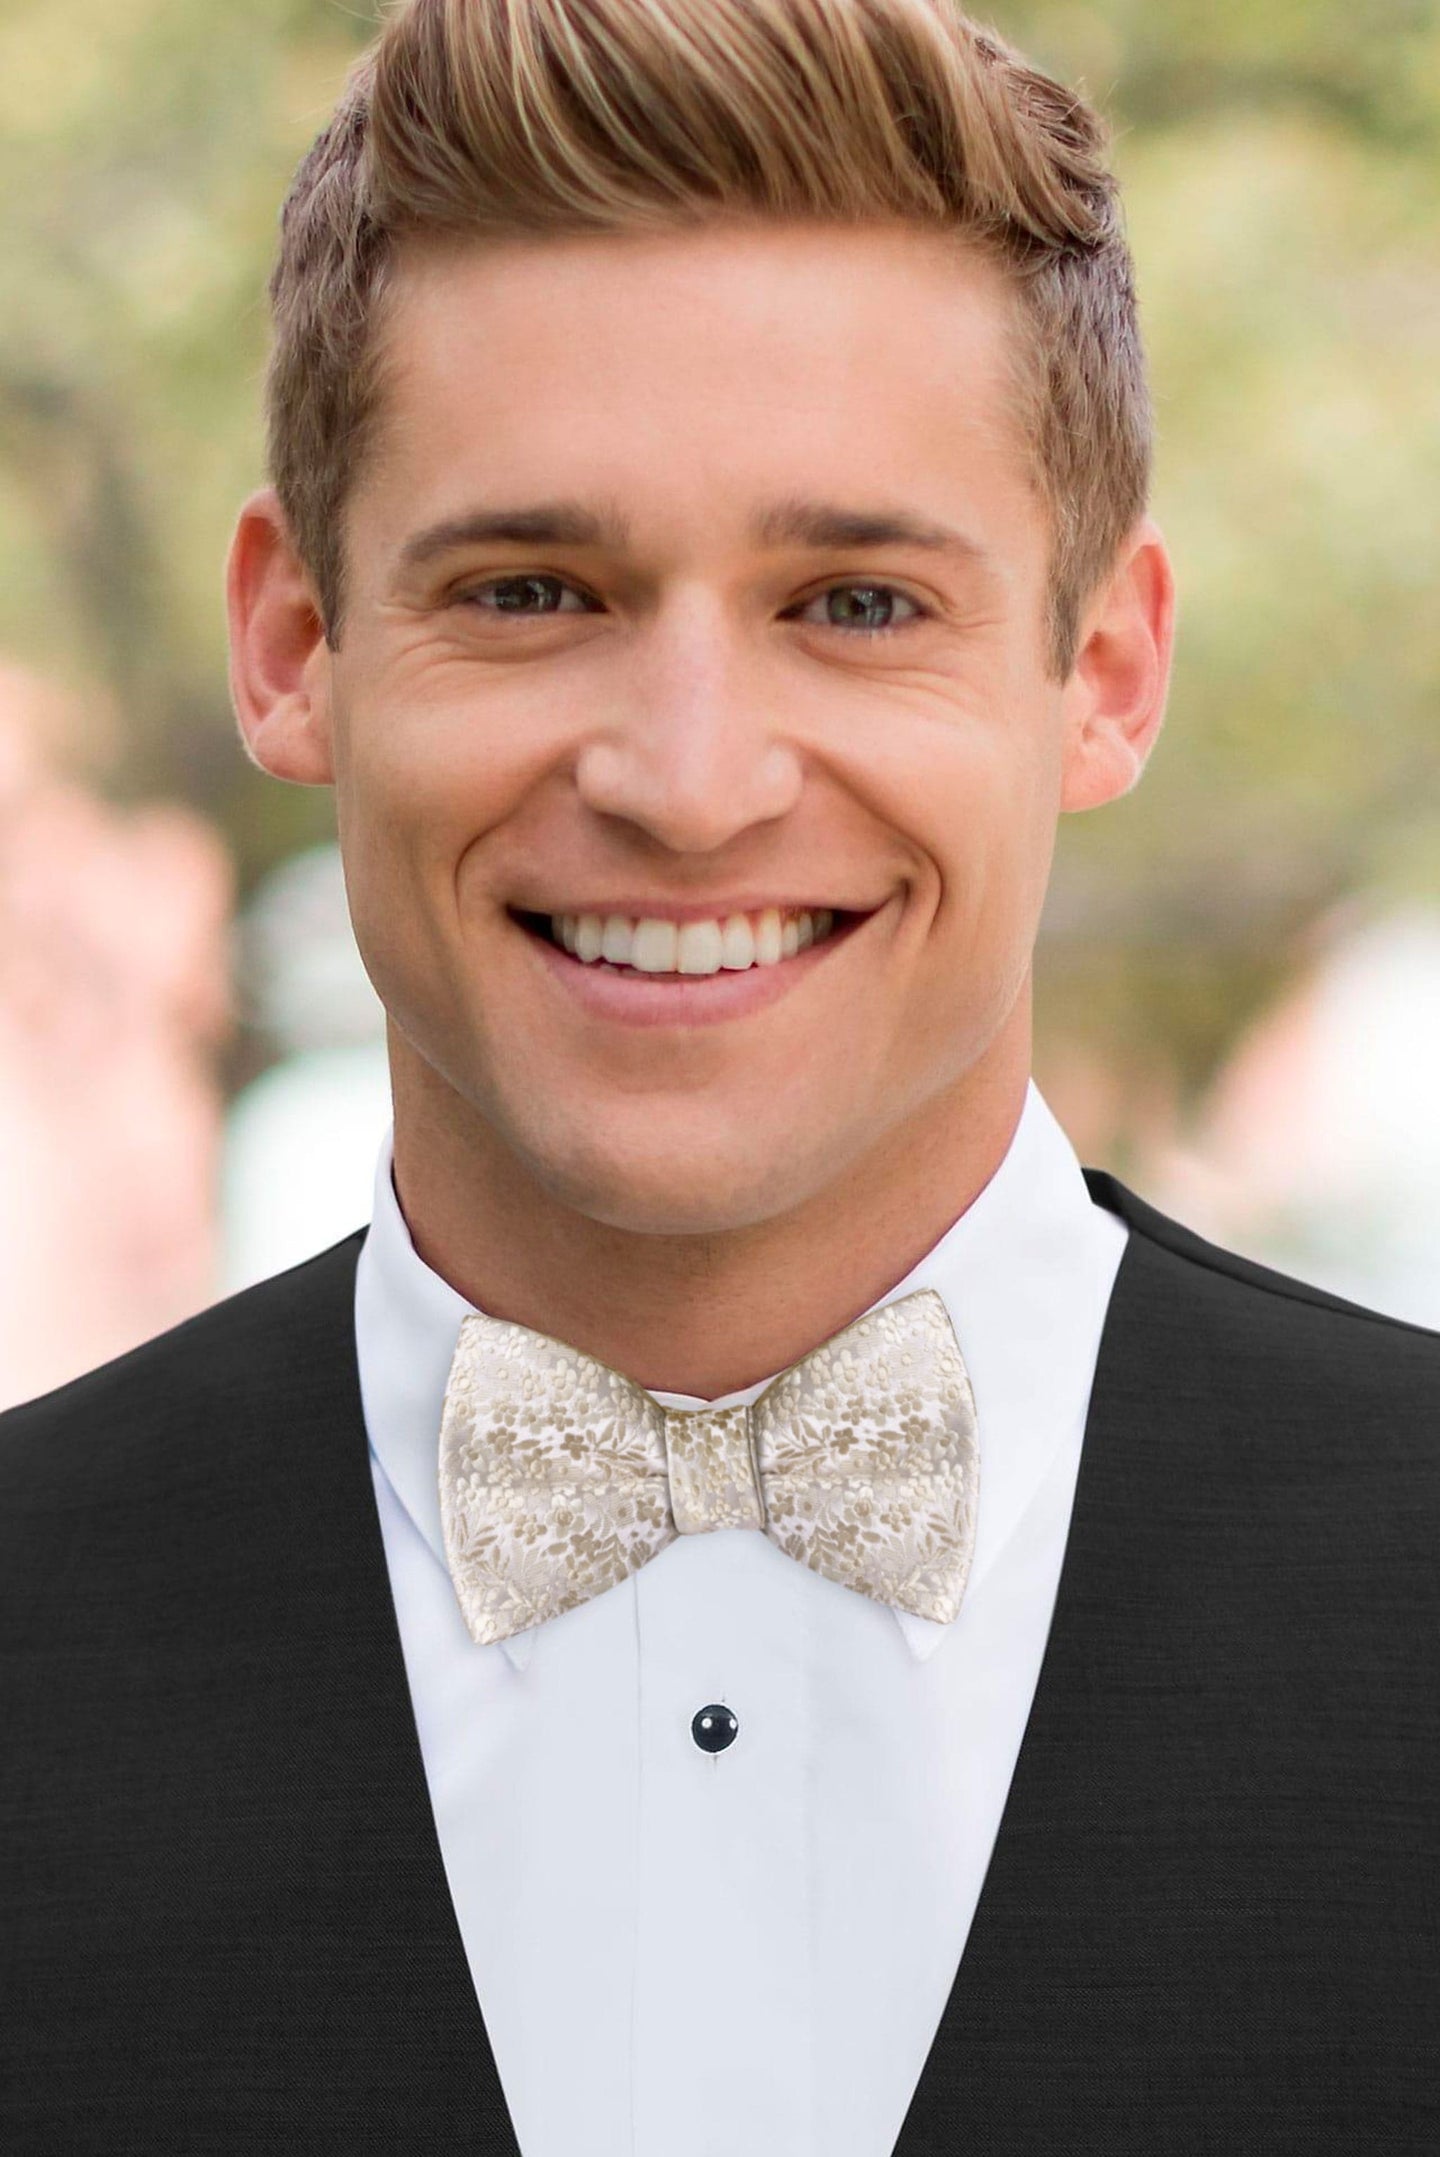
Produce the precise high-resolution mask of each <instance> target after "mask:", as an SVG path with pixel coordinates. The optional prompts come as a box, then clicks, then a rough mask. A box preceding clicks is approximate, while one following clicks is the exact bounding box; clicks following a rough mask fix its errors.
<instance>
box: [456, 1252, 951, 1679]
mask: <svg viewBox="0 0 1440 2157" xmlns="http://www.w3.org/2000/svg"><path fill="white" fill-rule="evenodd" d="M439 1474H440V1516H441V1522H442V1525H443V1528H444V1534H445V1549H446V1554H447V1557H448V1560H449V1565H450V1574H451V1578H452V1580H453V1582H454V1584H455V1592H456V1595H457V1597H458V1599H459V1603H460V1608H461V1610H462V1612H463V1613H464V1617H465V1622H466V1625H467V1627H468V1628H469V1631H470V1635H471V1638H472V1639H473V1640H475V1641H476V1642H477V1643H478V1642H489V1641H497V1640H503V1639H505V1638H506V1637H507V1635H509V1634H511V1633H517V1632H522V1631H524V1630H525V1629H527V1628H528V1627H530V1626H532V1625H539V1624H540V1623H542V1622H543V1620H545V1619H546V1618H552V1617H556V1616H558V1615H559V1613H560V1612H561V1611H565V1610H570V1609H573V1608H574V1607H575V1606H576V1605H577V1604H579V1603H583V1602H586V1601H588V1600H589V1598H590V1597H591V1596H593V1595H599V1594H601V1593H603V1591H604V1590H605V1589H607V1588H612V1587H615V1586H617V1585H618V1583H619V1582H620V1581H622V1580H624V1579H625V1578H626V1577H627V1576H628V1575H629V1574H631V1573H633V1572H635V1571H636V1570H637V1569H638V1568H639V1567H640V1566H642V1565H645V1564H646V1563H648V1561H649V1560H650V1559H651V1558H654V1557H656V1556H658V1554H659V1553H660V1551H662V1550H663V1549H665V1547H666V1545H667V1544H669V1543H672V1542H673V1541H674V1540H675V1538H676V1537H677V1536H680V1535H695V1534H701V1533H704V1532H705V1531H707V1530H709V1529H712V1528H754V1529H757V1530H759V1531H760V1532H761V1533H762V1534H764V1535H767V1536H769V1538H770V1540H771V1541H772V1542H773V1543H775V1544H776V1545H777V1546H778V1547H779V1549H781V1550H783V1551H784V1552H785V1553H786V1555H787V1556H788V1557H791V1558H794V1559H796V1560H797V1561H798V1562H799V1563H800V1564H802V1565H806V1566H809V1567H810V1569H811V1570H812V1571H813V1572H817V1573H822V1574H824V1576H825V1577H826V1579H827V1580H833V1581H836V1582H838V1583H839V1585H840V1586H842V1587H846V1588H853V1589H855V1590H857V1591H858V1592H859V1593H860V1594H862V1595H868V1596H872V1597H874V1598H875V1599H876V1600H877V1601H879V1602H884V1603H889V1604H891V1605H893V1606H894V1607H895V1608H897V1609H900V1610H909V1611H913V1612H915V1613H916V1614H917V1615H918V1616H920V1617H925V1618H934V1619H937V1620H939V1621H940V1622H941V1623H942V1624H944V1623H948V1622H949V1621H950V1620H951V1619H952V1618H954V1617H955V1616H956V1615H957V1613H958V1611H959V1609H960V1603H961V1599H962V1597H963V1595H964V1592H965V1581H966V1578H967V1576H968V1573H969V1570H970V1560H971V1557H972V1555H973V1552H974V1547H975V1524H976V1512H977V1506H978V1502H979V1479H980V1455H979V1437H978V1431H977V1426H976V1416H975V1399H974V1394H973V1391H972V1389H971V1385H970V1378H969V1373H968V1372H967V1371H966V1368H965V1363H964V1359H963V1357H962V1356H961V1353H960V1344H959V1342H958V1341H957V1339H956V1337H955V1330H954V1327H953V1326H952V1325H951V1322H950V1314H949V1312H948V1311H947V1310H946V1308H945V1305H944V1302H943V1301H942V1299H941V1297H940V1296H939V1295H938V1294H937V1293H936V1291H935V1290H934V1289H933V1288H922V1289H919V1290H917V1291H916V1292H915V1293H914V1294H913V1295H908V1296H902V1297H900V1298H898V1299H897V1301H895V1302H894V1303H887V1304H885V1305H883V1306H882V1307H881V1308H880V1309H879V1310H875V1311H869V1312H867V1313H866V1314H865V1315H864V1316H863V1317H861V1318H857V1319H856V1320H855V1321H854V1323H853V1324H852V1325H849V1326H846V1327H845V1328H844V1329H843V1330H842V1331H841V1332H839V1333H837V1334H835V1335H834V1336H833V1337H832V1338H831V1339H830V1340H828V1341H826V1342H824V1343H823V1344H822V1345H821V1346H820V1347H819V1348H817V1349H815V1350H814V1351H813V1352H812V1353H811V1354H810V1355H808V1356H805V1357H803V1358H802V1359H801V1361H800V1362H799V1363H795V1364H792V1365H791V1367H790V1368H789V1369H788V1370H786V1371H782V1372H781V1373H780V1375H779V1376H778V1377H777V1378H775V1379H772V1381H771V1383H770V1384H769V1385H768V1386H767V1387H766V1388H765V1391H764V1392H763V1393H762V1394H761V1395H760V1396H759V1398H758V1399H757V1400H755V1401H752V1402H751V1403H750V1404H749V1405H748V1406H742V1407H737V1408H683V1409H679V1408H665V1407H662V1405H661V1404H660V1402H659V1401H657V1400H656V1399H655V1398H654V1397H653V1395H651V1394H649V1393H647V1392H646V1391H645V1389H644V1387H643V1386H638V1385H636V1384H635V1383H634V1381H633V1380H631V1379H629V1378H626V1377H624V1376H623V1375H622V1374H621V1373H620V1372H619V1371H615V1370H611V1369H610V1368H609V1366H608V1365H606V1364H604V1363H600V1362H598V1361H597V1360H596V1359H595V1358H594V1357H592V1356H587V1355H583V1354H582V1353H581V1352H580V1351H579V1350H578V1349H575V1348H570V1347H567V1346H566V1345H565V1343H564V1342H562V1341H556V1340H551V1339H550V1338H549V1336H548V1335H546V1334H543V1333H536V1332H534V1331H533V1330H532V1329H531V1328H530V1327H528V1326H520V1325H515V1324H513V1323H511V1322H510V1321H508V1320H504V1319H496V1318H490V1317H487V1316H486V1315H485V1314H483V1313H481V1312H475V1313H472V1314H471V1315H470V1316H469V1317H467V1318H466V1319H464V1320H463V1321H462V1323H461V1327H460V1335H459V1339H458V1341H457V1343H456V1348H455V1357H454V1361H453V1363H452V1365H451V1369H450V1382H449V1386H448V1388H447V1391H446V1396H445V1410H444V1415H443V1418H442V1421H441V1429H440V1449H439Z"/></svg>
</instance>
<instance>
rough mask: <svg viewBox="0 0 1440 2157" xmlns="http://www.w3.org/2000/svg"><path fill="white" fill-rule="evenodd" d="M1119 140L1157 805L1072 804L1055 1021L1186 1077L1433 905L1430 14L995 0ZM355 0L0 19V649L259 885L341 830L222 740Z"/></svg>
mask: <svg viewBox="0 0 1440 2157" xmlns="http://www.w3.org/2000/svg"><path fill="white" fill-rule="evenodd" d="M991 19H994V20H996V24H997V27H998V28H999V30H1000V31H1001V33H1002V34H1003V35H1004V36H1006V37H1007V38H1009V39H1011V40H1012V41H1013V42H1014V43H1016V44H1018V45H1019V46H1020V47H1021V49H1022V50H1024V51H1025V52H1027V53H1028V54H1029V55H1030V56H1031V57H1032V58H1033V59H1034V60H1035V61H1036V63H1037V64H1039V65H1041V66H1043V67H1045V68H1047V69H1048V70H1050V71H1051V72H1053V73H1055V74H1057V75H1059V76H1061V77H1063V78H1064V79H1066V80H1069V81H1071V82H1074V83H1076V84H1077V85H1078V86H1079V87H1081V88H1083V89H1084V90H1085V92H1086V94H1087V95H1089V96H1090V97H1091V98H1092V99H1093V100H1094V101H1095V102H1096V103H1097V104H1099V105H1100V107H1101V109H1102V110H1103V111H1105V112H1106V114H1107V115H1108V116H1109V118H1110V119H1111V121H1112V124H1113V126H1114V130H1115V137H1116V160H1117V164H1118V167H1119V171H1120V174H1121V178H1122V181H1123V183H1124V188H1125V196H1126V202H1127V216H1128V221H1129V229H1130V234H1131V239H1132V243H1133V246H1134V250H1135V255H1136V261H1137V268H1138V274H1139V285H1140V294H1141V305H1142V318H1143V324H1144V329H1145V336H1146V343H1147V348H1148V351H1149V354H1150V362H1151V372H1152V379H1153V382H1154V387H1155V393H1156V401H1157V408H1158V418H1159V444H1158V454H1157V472H1156V485H1155V494H1154V502H1153V507H1154V511H1155V514H1156V516H1157V518H1158V520H1159V522H1160V524H1161V526H1162V528H1163V529H1164V531H1165V534H1166V537H1167V539H1168V541H1169V543H1170V547H1171V551H1172V553H1173V555H1174V558H1175V561H1176V565H1177V572H1178V576H1179V581H1180V635H1179V647H1178V653H1177V661H1176V668H1175V676H1174V681H1173V687H1172V693H1171V701H1170V712H1169V718H1168V721H1167V725H1166V729H1165V733H1164V735H1163V736H1162V738H1161V742H1160V745H1159V747H1158V749H1157V751H1156V753H1155V755H1154V757H1153V758H1152V761H1151V766H1150V769H1149V771H1148V772H1147V774H1146V776H1145V778H1144V780H1143V783H1142V784H1141V785H1140V786H1139V787H1138V788H1137V789H1136V790H1135V791H1134V792H1133V793H1132V794H1131V796H1130V797H1128V798H1127V800H1126V801H1125V802H1123V803H1121V804H1118V805H1117V806H1115V807H1113V808H1111V809H1109V810H1106V811H1104V812H1101V813H1097V814H1092V815H1088V816H1084V817H1071V818H1067V819H1066V820H1065V821H1064V824H1063V827H1062V832H1061V839H1060V846H1059V849H1058V853H1057V862H1056V874H1055V883H1054V888H1053V891H1052V897H1051V904H1050V906H1049V908H1048V909H1047V916H1046V924H1045V930H1044V935H1043V938H1042V954H1041V977H1042V989H1041V1002H1040V1011H1041V1018H1042V1024H1043V1025H1045V1026H1048V1027H1049V1028H1051V1029H1052V1030H1058V1031H1063V1032H1064V1033H1065V1034H1067V1035H1076V1036H1079V1037H1087V1036H1088V1037H1089V1038H1092V1039H1093V1040H1094V1041H1095V1042H1096V1043H1097V1045H1102V1046H1106V1047H1108V1049H1109V1051H1110V1052H1111V1053H1113V1052H1114V1049H1115V1047H1116V1046H1117V1044H1118V1045H1119V1046H1120V1047H1122V1048H1128V1049H1129V1051H1130V1053H1131V1054H1132V1055H1133V1056H1134V1058H1135V1059H1136V1060H1137V1062H1138V1063H1140V1064H1144V1065H1145V1066H1146V1067H1147V1068H1148V1069H1151V1070H1154V1071H1160V1072H1168V1073H1169V1074H1171V1075H1172V1076H1173V1077H1176V1078H1178V1080H1179V1082H1180V1083H1181V1084H1182V1086H1186V1087H1191V1086H1194V1085H1197V1084H1199V1083H1200V1082H1202V1081H1203V1079H1204V1077H1205V1076H1206V1074H1207V1073H1208V1071H1209V1070H1210V1069H1211V1068H1212V1066H1213V1064H1214V1061H1215V1059H1216V1058H1217V1056H1218V1055H1219V1054H1221V1053H1222V1052H1223V1050H1224V1048H1225V1047H1226V1046H1227V1044H1228V1042H1229V1040H1230V1039H1231V1038H1232V1037H1233V1035H1234V1033H1235V1031H1236V1029H1237V1028H1238V1026H1239V1025H1241V1024H1242V1023H1243V1022H1244V1020H1245V1019H1246V1018H1247V1017H1248V1015H1249V1014H1250V1012H1251V1010H1252V1009H1253V1008H1254V1006H1255V1004H1256V1003H1257V1002H1258V1001H1259V1000H1260V999H1262V998H1263V997H1264V996H1265V995H1266V994H1268V992H1269V990H1270V988H1271V987H1272V985H1273V983H1274V981H1275V980H1276V979H1277V978H1278V976H1279V975H1280V973H1281V972H1283V970H1284V969H1285V968H1286V967H1287V965H1288V963H1289V961H1290V959H1291V956H1292V952H1293V949H1294V945H1295V940H1296V939H1297V938H1298V937H1300V936H1302V935H1303V933H1304V931H1305V929H1306V926H1307V925H1308V924H1309V923H1311V922H1312V921H1313V920H1314V919H1315V918H1316V917H1317V915H1319V914H1321V913H1323V912H1324V911H1326V910H1327V909H1328V908H1330V907H1331V906H1333V905H1334V904H1335V903H1336V902H1337V901H1339V900H1340V899H1342V898H1344V897H1345V896H1346V895H1347V894H1351V893H1354V892H1358V891H1372V890H1374V889H1375V888H1376V887H1377V886H1379V887H1382V888H1389V889H1392V890H1394V891H1395V892H1397V893H1400V892H1416V891H1420V892H1429V893H1431V894H1433V893H1434V892H1435V891H1436V888H1437V885H1440V752H1437V748H1436V719H1437V713H1440V609H1437V607H1436V605H1435V600H1434V592H1435V589H1436V584H1437V572H1440V560H1437V553H1440V548H1437V533H1440V526H1437V519H1436V512H1435V504H1436V501H1437V499H1440V398H1437V383H1440V159H1437V155H1436V151H1437V143H1440V5H1437V0H1368V4H1359V5H1357V4H1356V0H1266V5H1265V6H1264V7H1256V6H1255V5H1254V4H1253V0H1205V4H1203V5H1202V4H1201V0H1181V4H1173V5H1167V6H1166V7H1163V8H1159V7H1156V6H1154V5H1153V0H1097V4H1095V5H1092V6H1088V7H1087V6H1079V5H1073V6H1069V5H1058V4H1044V0H1033V4H1032V0H1017V4H1015V5H1013V6H1011V7H1009V8H1007V9H1006V10H1005V12H1004V15H1003V19H1000V18H998V17H993V18H991ZM373 27H374V22H373V17H372V15H371V13H370V12H369V11H368V10H362V9H358V8H357V9H355V10H351V9H349V8H346V7H342V6H340V5H330V4H323V0H246V5H245V6H244V7H243V8H237V7H234V6H233V5H230V6H222V5H220V4H218V0H51V4H48V5H43V6H41V5H33V4H27V5H22V6H15V5H12V6H11V7H10V8H9V9H8V11H6V12H4V13H3V14H0V189H3V195H4V200H5V202H6V217H5V220H4V222H3V225H0V426H3V430H4V440H5V454H4V462H3V465H0V570H3V575H0V648H3V649H6V650H8V651H9V652H10V653H12V654H13V655H15V656H18V657H21V658H27V659H29V660H31V661H33V662H36V663H38V664H41V665H44V666H46V667H48V668H50V669H52V670H54V671H56V672H58V673H59V674H61V675H62V676H63V677H66V678H68V679H71V680H73V681H75V682H76V683H77V684H83V683H84V682H86V681H96V680H98V681H99V682H101V683H103V684H104V685H105V686H106V687H107V688H108V689H109V690H110V692H111V693H112V694H113V695H114V697H115V698H116V699H117V700H118V704H119V707H120V709H121V711H122V713H123V714H124V718H125V722H126V735H125V751H124V754H123V757H122V758H120V759H119V760H118V762H116V763H115V764H114V766H113V768H112V769H111V770H110V772H109V774H108V784H109V785H110V786H111V787H112V789H113V790H114V791H116V792H119V793H121V794H142V793H153V792H156V791H159V792H171V793H178V794H181V795H183V796H185V797H186V798H188V799H189V800H191V801H194V802H195V803H197V804H198V805H199V806H201V807H202V808H204V809H205V810H206V811H207V812H208V813H210V814H211V815H213V816H214V817H216V818H217V819H218V820H219V821H220V823H221V824H222V825H223V826H224V828H225V829H226V831H227V832H228V833H229V835H230V837H231V840H232V842H233V844H234V846H235V848H236V851H237V857H238V859H239V862H240V866H241V874H242V881H243V882H244V883H245V884H247V885H248V884H249V883H250V882H252V881H253V879H254V878H255V877H256V876H257V875H258V874H259V873H261V872H262V871H263V870H264V869H265V868H266V867H267V866H269V865H270V864H271V863H273V862H274V861H275V860H276V859H278V858H279V857H280V856H281V855H283V854H285V853H288V852H290V851H292V850H293V849H294V848H295V847H296V846H298V845H301V844H304V843H307V842H308V841H309V840H311V839H313V838H315V837H316V836H319V835H322V834H323V833H324V832H325V831H327V830H328V829H329V814H330V812H329V804H328V799H327V797H325V796H324V795H320V794H314V793H308V792H301V791H299V790H291V789H282V788H278V787H275V786H274V785H273V784H272V783H270V782H268V781H264V780H261V779H260V778H259V777H258V776H257V775H256V774H254V773H253V772H252V771H251V770H250V768H249V767H248V765H247V764H246V763H245V761H244V759H243V757H242V756H241V754H240V752H239V750H238V748H237V747H236V745H235V740H234V731H233V723H232V720H231V716H230V710H229V703H228V696H227V691H226V679H225V645H224V619H223V604H222V572H223V563H224V555H225V549H226V545H227V542H228V538H229V532H230V528H231V524H232V521H233V517H234V512H235V508H236V505H237V503H238V502H239V500H240V499H241V498H242V496H243V495H244V494H245V493H246V492H248V491H249V489H250V488H252V487H253V486H255V485H257V484H259V482H260V480H261V478H262V477H263V474H262V469H261V451H260V414H259V380H260V370H261V367H262V364H263V359H264V353H265V346H266V336H267V321H266V310H265V298H264V285H265V279H266V276H267V274H268V269H269V261H270V255H271V250H272V246H273V239H274V232H275V221H276V216H277V213H278V208H279V204H280V200H281V198H282V196H283V194H284V191H285V187H286V185H287V183H288V179H289V176H290V173H291V171H292V170H293V167H294V164H295V162H296V160H297V158H298V157H299V155H300V154H301V152H302V151H303V150H304V148H305V147H306V145H307V143H308V142H309V141H310V139H311V138H312V137H313V135H314V133H315V132H316V130H317V129H318V128H319V127H320V126H321V125H322V124H323V121H324V119H325V117H326V114H327V113H328V111H329V109H330V106H331V104H332V103H333V100H334V97H335V95H336V93H337V91H338V89H339V87H340V83H341V81H342V79H343V75H344V71H345V68H346V66H347V65H348V63H349V60H350V58H351V57H352V56H353V54H354V52H355V51H356V50H357V49H358V48H359V46H360V45H361V44H362V43H363V42H364V41H365V40H366V39H367V38H368V37H369V36H370V35H371V34H372V31H373Z"/></svg>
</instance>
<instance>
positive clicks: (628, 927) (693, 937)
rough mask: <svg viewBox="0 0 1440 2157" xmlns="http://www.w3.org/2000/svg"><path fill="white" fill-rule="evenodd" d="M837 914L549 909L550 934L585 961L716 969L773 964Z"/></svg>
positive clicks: (818, 935)
mask: <svg viewBox="0 0 1440 2157" xmlns="http://www.w3.org/2000/svg"><path fill="white" fill-rule="evenodd" d="M834 925H835V916H834V913H833V911H832V910H831V909H830V908H829V907H828V906H823V907H817V908H815V909H814V910H808V909H807V910H801V911H799V912H795V913H790V914H785V915H783V916H782V914H781V912H780V909H779V908H778V907H775V906H767V907H766V908H765V909H764V911H763V912H762V913H759V914H727V915H726V917H725V919H724V920H723V921H719V920H709V921H685V922H674V921H665V920H663V919H661V918H660V917H659V916H656V915H646V916H644V917H643V918H642V919H641V920H639V921H632V920H630V919H629V918H628V917H627V916H626V915H624V914H604V915H602V914H552V915H551V917H550V927H551V931H552V934H553V935H554V938H555V941H556V942H557V943H558V944H560V945H562V946H563V948H564V949H565V950H566V951H568V952H571V953H572V954H573V955H574V957H576V958H577V959H579V960H580V961H581V963H582V964H583V965H585V966H593V965H594V964H595V962H596V960H597V959H606V960H608V961H609V963H610V964H611V965H612V966H630V967H633V968H634V969H635V970H636V972H637V973H642V974H669V973H680V974H715V973H719V971H720V970H721V968H722V967H724V968H727V969H728V970H730V971H732V972H742V971H743V970H744V969H745V968H746V967H750V966H776V965H778V964H779V962H780V960H781V959H782V958H783V959H789V958H793V957H794V956H795V954H796V953H797V952H799V951H804V950H806V949H807V947H808V946H809V945H810V944H812V943H815V944H818V943H821V942H823V941H824V939H825V938H826V937H827V936H828V935H829V934H830V931H831V930H832V929H833V927H834Z"/></svg>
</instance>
